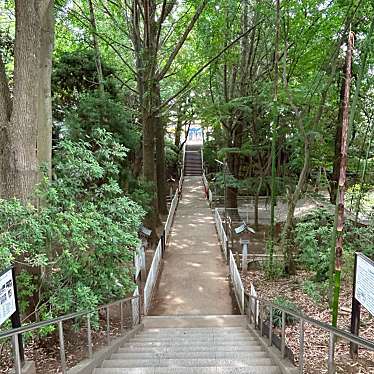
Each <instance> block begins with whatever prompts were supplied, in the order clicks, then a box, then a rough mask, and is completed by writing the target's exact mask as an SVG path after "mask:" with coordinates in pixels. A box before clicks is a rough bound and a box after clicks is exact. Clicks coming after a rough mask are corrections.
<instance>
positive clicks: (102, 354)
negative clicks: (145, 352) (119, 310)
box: [67, 324, 144, 374]
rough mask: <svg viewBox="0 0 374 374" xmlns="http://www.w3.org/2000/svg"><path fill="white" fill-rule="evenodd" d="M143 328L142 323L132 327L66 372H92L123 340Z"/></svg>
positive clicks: (85, 373) (82, 373) (79, 373)
mask: <svg viewBox="0 0 374 374" xmlns="http://www.w3.org/2000/svg"><path fill="white" fill-rule="evenodd" d="M143 328H144V325H143V324H140V325H138V326H136V327H134V328H133V329H132V330H131V331H129V332H127V333H126V334H125V335H124V336H122V337H121V338H118V339H115V340H113V342H112V343H111V345H109V346H107V347H104V348H102V349H100V351H98V352H95V353H94V355H93V357H92V359H86V360H84V361H82V362H80V363H79V364H78V365H76V366H74V367H73V368H71V369H70V370H68V371H67V374H92V372H93V370H94V369H96V368H99V367H101V365H102V363H103V362H104V361H105V360H108V359H109V358H110V357H111V355H112V354H113V353H115V352H117V351H118V349H119V348H120V347H121V346H122V344H123V343H124V342H126V341H127V340H129V339H130V338H132V337H134V336H135V335H136V334H138V333H139V332H140V331H142V330H143Z"/></svg>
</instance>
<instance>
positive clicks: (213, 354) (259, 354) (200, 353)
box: [111, 351, 267, 360]
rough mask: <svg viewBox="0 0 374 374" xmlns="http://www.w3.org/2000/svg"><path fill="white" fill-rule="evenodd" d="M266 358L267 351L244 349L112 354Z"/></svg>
mask: <svg viewBox="0 0 374 374" xmlns="http://www.w3.org/2000/svg"><path fill="white" fill-rule="evenodd" d="M248 357H250V358H260V357H261V358H264V357H267V353H266V352H265V351H252V352H251V351H242V352H230V351H229V352H227V351H224V352H216V351H205V352H204V351H195V352H186V351H184V352H161V353H158V352H130V353H121V352H120V353H114V354H113V355H112V356H111V359H113V360H129V359H134V360H136V359H137V360H144V359H171V358H174V359H182V358H184V359H187V358H209V359H227V358H231V359H246V358H248Z"/></svg>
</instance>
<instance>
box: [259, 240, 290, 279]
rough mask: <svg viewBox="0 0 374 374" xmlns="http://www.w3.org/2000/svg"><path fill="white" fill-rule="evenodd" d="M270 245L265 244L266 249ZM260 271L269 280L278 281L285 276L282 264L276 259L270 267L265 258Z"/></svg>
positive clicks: (268, 261)
mask: <svg viewBox="0 0 374 374" xmlns="http://www.w3.org/2000/svg"><path fill="white" fill-rule="evenodd" d="M269 245H270V243H269V242H267V247H268V246H269ZM267 252H268V251H267ZM262 269H263V271H264V273H265V274H266V277H267V278H269V279H279V278H282V277H284V276H285V272H284V263H283V262H282V261H280V260H278V259H277V258H273V261H272V264H271V265H270V260H269V259H268V258H267V259H265V260H264V261H263V262H262Z"/></svg>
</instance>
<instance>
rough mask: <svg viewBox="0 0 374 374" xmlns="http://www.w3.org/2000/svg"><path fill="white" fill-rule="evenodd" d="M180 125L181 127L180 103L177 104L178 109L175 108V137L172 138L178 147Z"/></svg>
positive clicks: (180, 133)
mask: <svg viewBox="0 0 374 374" xmlns="http://www.w3.org/2000/svg"><path fill="white" fill-rule="evenodd" d="M182 127H183V120H182V105H179V106H178V110H177V125H176V127H175V139H174V144H175V146H176V147H178V148H179V146H180V144H181V135H182Z"/></svg>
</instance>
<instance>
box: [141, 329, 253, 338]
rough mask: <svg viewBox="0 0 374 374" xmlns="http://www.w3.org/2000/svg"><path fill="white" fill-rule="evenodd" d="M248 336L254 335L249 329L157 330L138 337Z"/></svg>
mask: <svg viewBox="0 0 374 374" xmlns="http://www.w3.org/2000/svg"><path fill="white" fill-rule="evenodd" d="M248 336H253V335H251V334H250V333H249V331H245V330H243V331H240V332H239V331H238V332H237V331H235V332H232V333H230V332H209V331H207V332H205V333H204V332H188V331H187V332H176V333H173V332H170V333H162V332H157V333H156V332H155V333H148V332H144V333H142V334H140V335H138V336H137V337H142V338H154V339H166V338H170V339H181V338H194V339H199V338H204V337H209V338H229V337H233V338H245V337H248Z"/></svg>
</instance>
